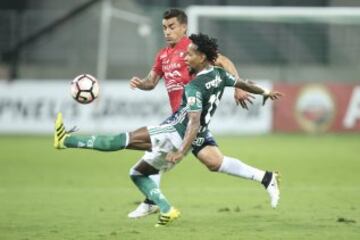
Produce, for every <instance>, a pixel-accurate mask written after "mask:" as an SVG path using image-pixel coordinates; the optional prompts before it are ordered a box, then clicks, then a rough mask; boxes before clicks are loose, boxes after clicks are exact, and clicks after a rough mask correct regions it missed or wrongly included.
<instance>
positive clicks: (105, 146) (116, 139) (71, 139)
mask: <svg viewBox="0 0 360 240" xmlns="http://www.w3.org/2000/svg"><path fill="white" fill-rule="evenodd" d="M127 142H128V134H127V133H120V134H118V135H114V136H105V135H103V136H101V135H88V136H79V135H70V136H68V137H66V138H65V140H64V145H65V147H67V148H86V149H96V150H100V151H117V150H121V149H124V148H125V147H126V143H127Z"/></svg>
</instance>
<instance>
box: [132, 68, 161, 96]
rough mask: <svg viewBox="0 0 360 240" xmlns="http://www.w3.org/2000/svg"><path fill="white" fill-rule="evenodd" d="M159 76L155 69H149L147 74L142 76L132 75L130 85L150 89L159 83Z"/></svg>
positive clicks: (134, 87) (133, 87)
mask: <svg viewBox="0 0 360 240" xmlns="http://www.w3.org/2000/svg"><path fill="white" fill-rule="evenodd" d="M160 78H161V76H160V75H158V74H157V73H156V72H155V71H153V70H151V71H150V72H149V74H148V75H147V76H146V77H145V78H144V79H140V78H139V77H135V76H134V77H132V78H131V79H130V87H131V88H132V89H136V88H138V89H141V90H145V91H146V90H152V89H154V88H155V87H156V85H157V84H158V83H159V80H160Z"/></svg>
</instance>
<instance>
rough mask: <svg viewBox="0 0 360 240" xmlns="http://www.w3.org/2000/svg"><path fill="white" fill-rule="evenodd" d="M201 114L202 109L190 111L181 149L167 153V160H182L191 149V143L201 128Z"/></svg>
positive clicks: (174, 161)
mask: <svg viewBox="0 0 360 240" xmlns="http://www.w3.org/2000/svg"><path fill="white" fill-rule="evenodd" d="M200 116H201V111H198V112H189V113H188V117H189V122H188V124H187V126H186V132H185V136H184V140H183V142H182V144H181V146H180V148H179V150H177V151H176V152H169V153H168V154H167V156H166V160H167V161H169V162H173V163H176V162H178V161H180V160H181V159H182V158H183V157H184V156H185V155H186V153H187V152H188V151H189V150H190V148H191V144H192V142H193V141H194V139H195V137H196V135H197V133H198V132H199V129H200Z"/></svg>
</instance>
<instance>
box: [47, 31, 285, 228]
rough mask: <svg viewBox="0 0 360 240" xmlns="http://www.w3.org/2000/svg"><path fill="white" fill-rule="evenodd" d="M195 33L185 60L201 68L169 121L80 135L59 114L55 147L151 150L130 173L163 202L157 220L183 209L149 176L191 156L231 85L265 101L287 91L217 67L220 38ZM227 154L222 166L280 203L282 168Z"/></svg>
mask: <svg viewBox="0 0 360 240" xmlns="http://www.w3.org/2000/svg"><path fill="white" fill-rule="evenodd" d="M190 39H191V40H192V43H191V44H190V45H189V47H188V51H187V55H186V58H185V61H186V64H187V65H188V66H189V71H190V72H191V73H193V74H196V77H195V79H194V80H193V81H191V82H190V83H189V84H188V85H186V86H185V90H184V93H183V99H182V104H181V106H180V108H179V110H178V111H177V112H176V113H174V114H173V116H172V117H171V121H169V122H168V123H167V124H162V125H159V126H152V127H150V126H148V127H142V128H139V129H137V130H135V131H132V132H126V133H120V134H118V135H114V136H105V135H103V136H101V135H91V136H79V135H73V134H70V133H68V132H66V130H65V127H64V124H63V120H62V116H61V114H58V117H57V119H56V122H55V135H54V147H55V148H57V149H63V148H85V149H96V150H100V151H117V150H122V149H135V150H147V151H148V154H147V155H146V157H144V158H143V159H141V160H140V161H139V162H138V163H136V164H135V165H134V166H133V168H132V169H131V171H130V176H131V179H132V180H133V182H134V183H135V185H136V186H137V187H138V188H139V190H140V191H141V192H142V193H143V194H144V195H145V196H146V197H147V198H148V199H150V200H152V201H153V202H155V203H156V205H157V206H159V208H160V216H159V221H158V223H157V224H156V226H163V225H166V224H168V223H170V222H172V221H173V220H175V219H176V218H178V217H179V215H180V212H179V211H178V210H177V209H176V208H174V207H173V206H172V205H171V204H170V202H169V201H168V200H167V199H166V197H165V196H164V195H163V194H162V192H161V190H160V188H159V187H158V185H157V184H156V183H155V182H154V181H153V180H152V179H151V178H150V177H149V176H151V175H153V174H157V173H159V171H167V170H170V169H171V168H172V167H174V166H175V164H176V163H178V162H179V161H180V160H182V159H183V158H184V157H185V155H186V154H187V153H188V152H189V150H190V149H191V148H192V147H194V144H195V145H196V144H197V143H199V144H201V141H203V135H202V134H203V133H205V132H206V131H207V130H208V125H209V123H210V120H211V117H212V116H213V115H214V113H215V111H216V108H217V106H218V104H219V102H220V100H221V97H222V94H223V92H224V89H225V87H236V88H241V89H243V90H245V91H248V92H250V93H254V94H261V95H263V99H264V101H263V102H264V103H265V102H266V100H267V99H269V98H270V99H272V100H275V99H278V98H280V97H281V96H282V94H281V93H279V92H277V91H267V90H264V89H262V88H261V87H258V86H256V85H254V84H251V83H249V82H246V81H242V80H239V79H237V78H235V77H234V76H232V75H230V74H228V73H227V72H226V71H225V70H223V69H222V68H218V67H214V66H213V61H214V60H215V59H216V57H217V54H218V49H217V44H216V40H215V39H211V38H209V37H208V36H207V35H203V34H197V35H196V34H193V35H191V36H190ZM226 158H228V159H226V160H225V162H227V164H226V165H225V166H223V165H222V166H221V167H225V168H229V169H230V170H229V171H238V172H240V173H241V174H242V175H243V177H245V178H248V179H253V180H256V181H258V182H261V183H262V184H263V185H264V186H265V188H266V190H267V191H268V193H269V195H270V197H271V203H272V205H273V206H274V207H275V206H276V204H277V202H278V200H279V194H280V192H279V188H278V183H277V173H275V172H267V171H263V170H260V169H257V168H254V167H251V166H249V165H246V164H245V163H243V162H241V161H239V160H236V159H232V158H229V157H226ZM236 174H239V173H236Z"/></svg>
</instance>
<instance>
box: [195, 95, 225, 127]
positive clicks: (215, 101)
mask: <svg viewBox="0 0 360 240" xmlns="http://www.w3.org/2000/svg"><path fill="white" fill-rule="evenodd" d="M220 94H221V92H218V93H217V94H212V95H211V96H210V98H209V104H210V107H209V109H208V111H207V113H206V115H205V125H208V124H209V122H210V119H211V115H212V112H213V110H215V109H216V108H217V106H218V105H219V103H220V99H219V97H220ZM202 128H204V127H202ZM205 129H206V128H205ZM205 129H200V132H203V131H205Z"/></svg>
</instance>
